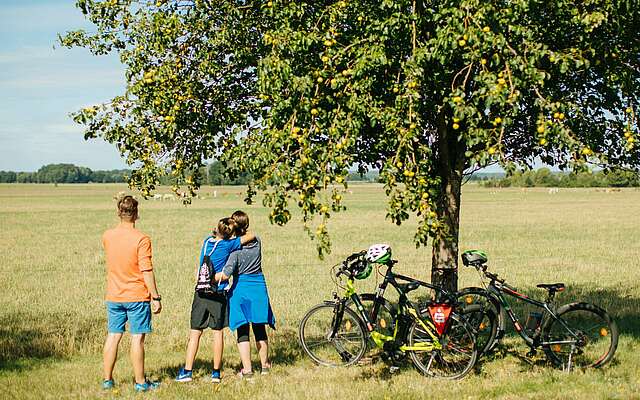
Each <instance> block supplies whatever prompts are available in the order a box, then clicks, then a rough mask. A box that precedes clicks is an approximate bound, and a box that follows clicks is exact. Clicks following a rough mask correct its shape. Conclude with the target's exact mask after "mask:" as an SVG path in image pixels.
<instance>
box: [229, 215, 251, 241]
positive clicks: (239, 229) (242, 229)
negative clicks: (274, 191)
mask: <svg viewBox="0 0 640 400" xmlns="http://www.w3.org/2000/svg"><path fill="white" fill-rule="evenodd" d="M231 218H233V220H234V221H235V222H236V236H242V235H244V234H245V233H247V229H249V216H248V215H247V213H245V212H244V211H240V210H238V211H236V212H234V213H233V214H231Z"/></svg>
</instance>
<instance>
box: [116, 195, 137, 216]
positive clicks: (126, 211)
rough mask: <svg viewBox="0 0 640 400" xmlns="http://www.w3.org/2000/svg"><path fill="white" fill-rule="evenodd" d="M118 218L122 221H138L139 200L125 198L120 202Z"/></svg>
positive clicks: (131, 197) (130, 197) (129, 197)
mask: <svg viewBox="0 0 640 400" xmlns="http://www.w3.org/2000/svg"><path fill="white" fill-rule="evenodd" d="M118 216H119V217H120V218H121V219H125V220H128V221H135V220H137V219H138V200H136V199H134V198H133V196H124V197H123V198H121V199H120V200H118Z"/></svg>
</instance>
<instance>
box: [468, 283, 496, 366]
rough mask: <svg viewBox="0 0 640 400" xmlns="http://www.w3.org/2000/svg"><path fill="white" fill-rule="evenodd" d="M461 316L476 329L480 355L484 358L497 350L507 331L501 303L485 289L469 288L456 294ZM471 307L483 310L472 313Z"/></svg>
mask: <svg viewBox="0 0 640 400" xmlns="http://www.w3.org/2000/svg"><path fill="white" fill-rule="evenodd" d="M456 298H457V299H458V304H459V307H460V309H461V310H463V311H462V312H461V314H462V315H463V317H464V318H465V320H466V321H467V322H469V324H470V325H471V326H472V327H473V328H474V330H475V333H476V341H477V345H478V355H479V356H482V355H484V354H487V353H489V352H490V351H492V350H493V349H495V348H496V346H497V345H498V343H499V342H500V339H501V338H502V336H503V335H504V332H505V330H506V318H505V314H504V310H503V309H502V306H501V304H500V301H499V300H498V299H496V298H495V297H494V296H493V295H491V294H490V293H489V292H487V291H486V290H485V289H483V288H479V287H468V288H464V289H462V290H461V291H459V292H458V293H456ZM470 305H480V306H481V307H482V308H481V309H480V310H478V311H476V312H470V311H469V310H468V309H467V310H465V308H468V306H470Z"/></svg>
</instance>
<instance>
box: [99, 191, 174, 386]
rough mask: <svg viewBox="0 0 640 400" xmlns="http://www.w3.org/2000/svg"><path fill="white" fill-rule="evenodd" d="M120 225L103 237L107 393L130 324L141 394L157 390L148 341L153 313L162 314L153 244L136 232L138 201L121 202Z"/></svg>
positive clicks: (133, 359)
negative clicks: (148, 367)
mask: <svg viewBox="0 0 640 400" xmlns="http://www.w3.org/2000/svg"><path fill="white" fill-rule="evenodd" d="M118 216H119V217H120V224H118V226H116V227H115V228H112V229H109V230H107V231H106V232H105V233H104V235H103V236H102V245H103V247H104V251H105V255H106V262H107V296H106V305H107V325H108V332H109V333H108V335H107V340H106V341H105V344H104V352H103V356H104V381H103V383H102V387H103V388H104V389H112V388H113V386H114V382H113V368H114V366H115V364H116V358H117V355H118V345H119V344H120V339H122V334H123V333H124V331H125V324H126V322H127V321H129V330H130V331H131V354H130V355H131V363H132V364H133V371H134V375H135V385H134V388H135V390H136V391H138V392H146V391H148V390H150V389H155V388H157V387H158V386H159V383H156V382H149V381H147V379H146V378H145V375H144V338H145V335H146V334H147V333H151V312H153V313H154V314H158V313H159V312H160V311H161V310H162V304H161V303H160V300H161V298H160V295H159V294H158V288H157V286H156V279H155V276H154V274H153V264H152V262H151V240H150V239H149V237H148V236H147V235H145V234H144V233H142V232H140V231H139V230H137V229H136V227H135V226H136V220H137V219H138V201H137V200H136V199H134V198H133V197H132V196H125V197H123V198H122V199H120V200H119V201H118Z"/></svg>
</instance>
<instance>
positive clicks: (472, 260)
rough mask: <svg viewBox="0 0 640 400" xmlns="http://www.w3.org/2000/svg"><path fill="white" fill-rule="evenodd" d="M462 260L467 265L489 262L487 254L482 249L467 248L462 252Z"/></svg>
mask: <svg viewBox="0 0 640 400" xmlns="http://www.w3.org/2000/svg"><path fill="white" fill-rule="evenodd" d="M462 262H463V263H464V265H465V266H468V265H482V264H484V263H486V262H487V254H486V253H485V252H484V251H480V250H467V251H465V252H464V253H462Z"/></svg>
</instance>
